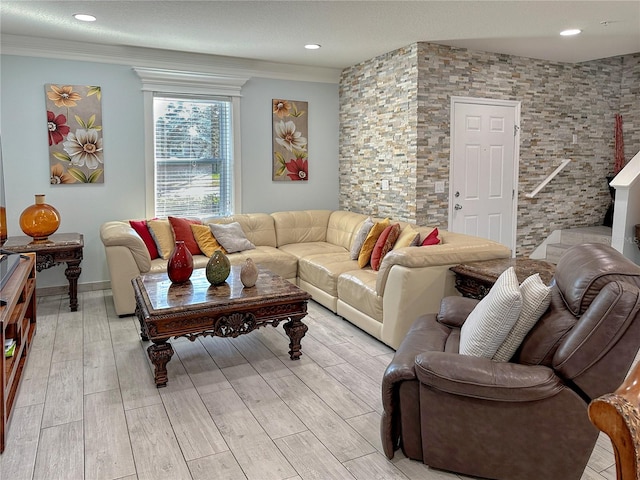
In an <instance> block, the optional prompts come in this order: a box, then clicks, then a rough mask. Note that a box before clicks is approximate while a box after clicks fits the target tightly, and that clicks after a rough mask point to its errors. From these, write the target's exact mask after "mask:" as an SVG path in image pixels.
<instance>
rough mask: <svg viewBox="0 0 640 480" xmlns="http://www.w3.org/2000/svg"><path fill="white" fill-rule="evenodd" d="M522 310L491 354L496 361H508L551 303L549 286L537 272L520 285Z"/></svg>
mask: <svg viewBox="0 0 640 480" xmlns="http://www.w3.org/2000/svg"><path fill="white" fill-rule="evenodd" d="M520 293H521V294H522V310H521V311H520V316H519V317H518V320H517V321H516V323H515V325H514V326H513V328H511V331H510V332H509V334H508V335H507V338H505V339H504V342H502V345H500V347H499V348H498V351H497V352H496V353H495V355H494V356H493V359H494V360H496V361H498V362H508V361H509V360H510V359H511V357H512V356H513V354H514V353H516V350H517V349H518V347H519V346H520V344H521V343H522V340H524V337H525V336H526V335H527V333H529V331H530V330H531V329H532V328H533V326H534V325H535V324H536V322H537V321H538V320H539V319H540V317H541V316H542V314H543V313H544V312H545V311H546V310H547V308H549V304H550V303H551V287H548V286H547V285H545V284H544V282H543V281H542V279H541V278H540V274H539V273H535V274H533V275H531V276H530V277H528V278H526V279H525V280H524V281H523V282H522V284H521V285H520Z"/></svg>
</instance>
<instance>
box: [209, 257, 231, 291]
mask: <svg viewBox="0 0 640 480" xmlns="http://www.w3.org/2000/svg"><path fill="white" fill-rule="evenodd" d="M230 273H231V262H230V261H229V258H228V257H227V256H226V255H225V254H224V253H223V252H222V251H221V250H216V251H215V252H213V255H211V258H210V259H209V261H208V262H207V268H206V275H207V280H208V281H209V283H210V284H211V285H222V284H223V283H224V282H225V280H226V279H227V277H228V276H229V274H230Z"/></svg>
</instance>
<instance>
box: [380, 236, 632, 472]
mask: <svg viewBox="0 0 640 480" xmlns="http://www.w3.org/2000/svg"><path fill="white" fill-rule="evenodd" d="M639 287H640V267H638V266H637V265H635V264H634V263H632V262H631V261H629V260H627V259H626V258H624V257H623V256H622V255H621V254H620V253H618V252H617V251H616V250H614V249H613V248H611V247H609V246H606V245H596V244H587V245H579V246H576V247H573V248H571V249H570V250H568V251H567V252H566V253H565V255H563V257H562V258H561V260H560V262H559V263H558V265H557V269H556V273H555V276H554V281H552V299H551V305H550V307H549V309H548V310H547V312H546V313H545V314H544V315H543V316H542V318H541V319H540V320H539V321H538V322H537V324H536V325H535V326H534V328H533V329H532V330H531V331H530V332H529V333H528V335H527V336H526V337H525V339H524V341H523V343H522V345H521V346H520V348H519V349H518V351H517V352H516V354H515V355H514V356H513V358H512V359H511V360H510V361H509V362H496V361H493V360H489V359H486V358H479V357H472V356H467V355H460V354H458V346H459V342H460V329H461V327H462V325H463V323H464V321H465V319H466V318H467V316H468V315H469V313H470V312H471V310H473V308H474V307H475V305H476V303H477V301H476V300H472V299H469V298H463V297H447V298H445V299H444V300H443V301H442V303H441V307H440V312H439V313H438V314H437V315H424V316H421V317H419V318H418V319H417V320H416V321H415V323H414V324H413V326H412V328H411V329H410V331H409V332H408V333H407V336H406V337H405V339H404V341H403V342H402V344H401V345H400V347H399V348H398V350H397V351H396V354H395V356H394V358H393V360H392V361H391V363H390V365H389V366H388V367H387V370H386V372H385V375H384V378H383V383H382V400H383V406H384V412H383V416H382V423H381V436H382V443H383V446H384V450H385V453H386V455H387V457H389V458H392V457H393V455H394V452H395V450H397V449H398V448H401V449H402V451H403V452H404V454H405V455H406V456H407V457H409V458H411V459H414V460H420V461H422V462H424V463H425V464H427V465H429V466H431V467H434V468H438V469H443V470H450V471H454V472H458V473H462V474H466V475H473V476H478V477H485V478H492V479H503V480H518V479H523V480H542V479H544V480H571V479H580V477H581V475H582V473H583V471H584V468H585V466H586V464H587V462H588V460H589V456H590V454H591V451H592V450H593V447H594V445H595V442H596V439H597V437H598V430H597V429H596V428H595V427H594V426H593V425H592V424H591V423H590V421H589V417H588V415H587V406H588V404H589V402H590V401H591V400H592V399H594V398H597V397H598V396H600V395H603V394H604V393H606V392H610V391H613V390H614V389H615V388H616V387H617V386H618V385H619V384H620V383H621V382H622V381H623V379H624V378H625V375H626V374H627V372H628V370H629V368H630V366H631V364H632V362H633V359H634V358H635V355H636V353H637V351H638V348H639V347H640V318H639V316H640V315H639V312H640V289H639Z"/></svg>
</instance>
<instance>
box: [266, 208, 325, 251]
mask: <svg viewBox="0 0 640 480" xmlns="http://www.w3.org/2000/svg"><path fill="white" fill-rule="evenodd" d="M330 215H331V210H301V211H291V212H275V213H272V214H271V216H272V217H273V220H274V227H275V231H276V240H277V242H278V245H277V246H278V247H281V246H283V245H288V244H290V243H306V242H324V241H325V240H326V238H327V225H328V223H329V216H330Z"/></svg>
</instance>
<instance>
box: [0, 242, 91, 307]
mask: <svg viewBox="0 0 640 480" xmlns="http://www.w3.org/2000/svg"><path fill="white" fill-rule="evenodd" d="M2 248H3V249H4V250H9V251H10V252H15V253H26V252H35V254H36V270H37V271H38V272H41V271H42V270H45V269H47V268H51V267H55V266H56V265H59V264H61V263H66V264H67V268H66V269H65V271H64V274H65V275H66V277H67V281H68V282H69V308H70V309H71V311H72V312H75V311H77V310H78V277H79V276H80V273H81V272H82V268H80V262H82V249H83V248H84V237H83V236H82V234H81V233H54V234H53V235H51V236H49V239H48V240H47V241H45V242H34V241H33V239H32V238H31V237H27V236H24V235H22V236H16V237H9V238H7V241H6V242H5V243H4V245H2Z"/></svg>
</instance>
